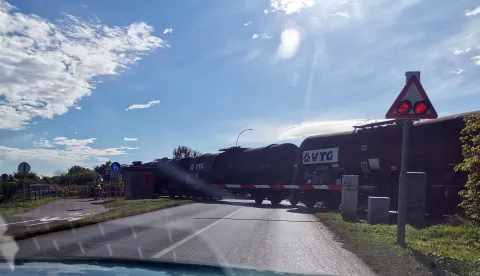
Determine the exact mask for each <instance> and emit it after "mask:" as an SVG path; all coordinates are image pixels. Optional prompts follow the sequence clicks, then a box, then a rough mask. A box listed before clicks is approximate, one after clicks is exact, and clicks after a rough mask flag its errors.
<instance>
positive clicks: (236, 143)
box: [235, 128, 253, 147]
mask: <svg viewBox="0 0 480 276" xmlns="http://www.w3.org/2000/svg"><path fill="white" fill-rule="evenodd" d="M247 130H253V128H247V129H245V130H243V131H242V132H240V134H238V137H237V141H236V142H235V147H237V146H238V138H240V135H242V133H244V132H245V131H247Z"/></svg>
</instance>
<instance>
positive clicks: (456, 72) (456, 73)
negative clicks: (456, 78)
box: [450, 68, 465, 75]
mask: <svg viewBox="0 0 480 276" xmlns="http://www.w3.org/2000/svg"><path fill="white" fill-rule="evenodd" d="M464 71H465V69H461V68H457V69H454V70H451V71H450V73H452V74H455V75H460V74H461V73H463V72H464Z"/></svg>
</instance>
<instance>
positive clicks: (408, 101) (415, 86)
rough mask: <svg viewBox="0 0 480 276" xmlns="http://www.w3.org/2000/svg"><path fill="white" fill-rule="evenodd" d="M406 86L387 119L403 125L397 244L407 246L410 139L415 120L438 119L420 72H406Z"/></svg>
mask: <svg viewBox="0 0 480 276" xmlns="http://www.w3.org/2000/svg"><path fill="white" fill-rule="evenodd" d="M405 77H406V84H405V86H404V87H403V89H402V91H401V92H400V94H399V95H398V97H397V99H396V100H395V101H394V102H393V104H392V106H391V107H390V109H389V110H388V112H387V114H386V115H385V118H387V119H399V120H400V121H402V123H403V137H402V168H401V170H400V179H399V189H398V216H397V243H398V244H399V245H401V246H405V245H406V244H405V225H406V222H407V196H408V195H407V182H406V181H407V179H406V176H407V170H408V150H409V147H408V139H409V135H410V126H411V125H412V123H413V120H419V119H436V118H437V117H438V115H437V112H436V111H435V108H433V105H432V103H431V102H430V100H429V99H428V96H427V94H426V93H425V90H424V89H423V87H422V85H421V84H420V72H419V71H414V72H405Z"/></svg>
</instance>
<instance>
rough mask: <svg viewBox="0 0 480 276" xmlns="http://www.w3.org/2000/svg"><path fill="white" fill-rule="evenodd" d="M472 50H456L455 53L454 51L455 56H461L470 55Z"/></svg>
mask: <svg viewBox="0 0 480 276" xmlns="http://www.w3.org/2000/svg"><path fill="white" fill-rule="evenodd" d="M471 50H472V48H465V49H455V51H453V54H454V55H457V56H458V55H461V54H465V53H468V52H470V51H471Z"/></svg>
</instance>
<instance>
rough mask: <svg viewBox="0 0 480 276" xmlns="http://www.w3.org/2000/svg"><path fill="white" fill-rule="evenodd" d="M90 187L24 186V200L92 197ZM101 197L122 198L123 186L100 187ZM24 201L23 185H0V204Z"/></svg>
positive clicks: (123, 194)
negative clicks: (52, 197)
mask: <svg viewBox="0 0 480 276" xmlns="http://www.w3.org/2000/svg"><path fill="white" fill-rule="evenodd" d="M91 187H92V185H53V184H25V188H26V190H25V198H26V199H27V200H37V199H40V198H44V197H48V196H59V197H84V198H88V197H92V196H93V194H92V190H91ZM102 191H103V197H124V196H125V189H124V186H123V185H102ZM23 199H24V193H23V185H22V184H21V183H19V184H11V183H4V184H0V202H12V201H18V200H23Z"/></svg>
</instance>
